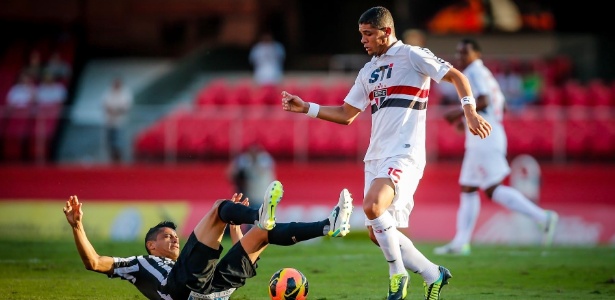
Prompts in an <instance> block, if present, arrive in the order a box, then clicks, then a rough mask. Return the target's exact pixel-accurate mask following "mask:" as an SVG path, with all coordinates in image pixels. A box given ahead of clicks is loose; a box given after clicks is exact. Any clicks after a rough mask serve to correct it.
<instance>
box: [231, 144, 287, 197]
mask: <svg viewBox="0 0 615 300" xmlns="http://www.w3.org/2000/svg"><path fill="white" fill-rule="evenodd" d="M226 173H227V177H228V178H229V180H231V181H232V182H233V185H234V188H235V192H237V193H243V194H244V196H245V197H248V198H250V207H254V208H259V207H260V206H261V204H262V203H263V199H264V197H265V191H266V190H267V187H268V186H269V183H271V182H272V181H273V180H275V178H276V173H275V161H274V160H273V157H272V156H271V155H270V154H269V153H268V152H267V151H265V149H263V147H262V146H261V145H260V144H258V143H254V144H251V145H249V146H248V148H247V149H246V151H244V152H243V153H241V154H239V155H238V156H237V157H236V158H235V159H233V160H232V161H231V163H230V164H229V165H228V168H227V171H226Z"/></svg>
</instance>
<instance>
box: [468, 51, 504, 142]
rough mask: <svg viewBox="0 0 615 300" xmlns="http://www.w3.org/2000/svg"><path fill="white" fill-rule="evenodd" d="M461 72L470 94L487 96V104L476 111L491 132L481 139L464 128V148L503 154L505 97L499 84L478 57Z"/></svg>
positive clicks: (476, 96)
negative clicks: (494, 151)
mask: <svg viewBox="0 0 615 300" xmlns="http://www.w3.org/2000/svg"><path fill="white" fill-rule="evenodd" d="M463 74H465V75H466V77H468V80H469V81H470V87H471V88H472V94H473V95H474V97H475V98H478V97H479V96H481V95H485V96H487V99H488V101H489V105H488V106H487V107H486V108H485V109H484V110H481V111H479V112H478V113H479V114H480V115H481V116H482V117H483V118H484V119H485V120H487V122H489V124H491V127H492V130H491V134H490V135H489V136H488V137H487V138H485V139H481V138H480V137H479V136H477V135H473V134H472V133H471V132H470V131H469V130H466V139H465V140H466V141H465V147H466V149H470V150H471V149H476V148H482V149H493V150H498V151H500V152H501V153H504V154H505V153H506V147H507V142H506V133H505V132H504V126H503V125H502V119H503V115H504V101H505V99H504V94H503V93H502V90H501V89H500V85H499V84H498V82H497V80H496V79H495V77H494V76H493V74H492V73H491V71H489V69H487V67H485V65H484V64H483V61H482V60H480V59H477V60H475V61H473V62H472V63H471V64H470V65H468V66H467V67H466V68H465V70H463Z"/></svg>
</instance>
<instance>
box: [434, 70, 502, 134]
mask: <svg viewBox="0 0 615 300" xmlns="http://www.w3.org/2000/svg"><path fill="white" fill-rule="evenodd" d="M442 80H444V81H447V82H450V83H452V84H453V85H454V86H455V89H456V90H457V95H458V96H459V97H460V98H461V99H462V104H461V105H462V108H463V114H464V115H465V117H466V123H467V125H468V129H469V130H470V132H472V134H474V135H478V136H480V138H482V139H484V138H486V137H487V136H489V134H491V124H489V122H487V121H486V120H485V119H483V117H481V116H480V115H479V114H478V113H477V112H476V100H475V99H474V96H473V95H472V90H471V88H470V82H469V81H468V78H467V77H466V76H465V75H463V73H461V71H459V70H457V69H456V68H451V69H450V70H449V71H448V72H447V73H446V75H444V77H443V78H442Z"/></svg>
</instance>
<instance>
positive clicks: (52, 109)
mask: <svg viewBox="0 0 615 300" xmlns="http://www.w3.org/2000/svg"><path fill="white" fill-rule="evenodd" d="M62 107H63V105H62V103H54V104H46V105H39V106H38V107H37V110H36V113H35V115H34V126H32V128H31V130H32V132H31V133H30V134H29V142H30V146H29V148H30V157H32V158H35V159H38V160H41V159H42V160H45V161H46V160H48V159H49V154H50V150H51V146H52V145H51V142H52V140H53V138H54V136H55V134H56V130H57V128H58V124H59V122H60V116H61V113H62Z"/></svg>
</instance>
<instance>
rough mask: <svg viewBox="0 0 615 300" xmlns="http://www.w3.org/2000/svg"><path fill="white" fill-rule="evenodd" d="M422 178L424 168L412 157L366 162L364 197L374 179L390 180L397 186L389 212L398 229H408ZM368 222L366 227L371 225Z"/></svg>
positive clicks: (396, 157)
mask: <svg viewBox="0 0 615 300" xmlns="http://www.w3.org/2000/svg"><path fill="white" fill-rule="evenodd" d="M422 177H423V167H421V166H419V165H417V164H416V162H415V161H414V160H413V159H412V158H411V157H410V156H395V157H389V158H385V159H375V160H368V161H366V162H365V187H364V190H363V196H365V195H366V194H367V191H368V190H369V188H370V186H371V183H372V181H373V180H374V179H376V178H390V179H391V180H392V181H393V183H394V184H395V197H394V198H393V202H392V204H391V206H390V207H389V208H388V211H389V213H390V214H391V215H392V216H393V218H394V219H395V222H396V226H397V227H398V228H407V227H408V221H409V220H410V212H412V208H413V207H414V193H415V192H416V188H417V187H418V184H419V181H420V180H421V178H422ZM367 222H368V220H367V218H366V219H365V226H368V225H369V224H368V223H367Z"/></svg>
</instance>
